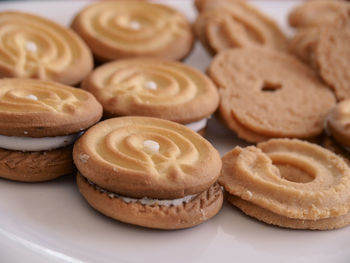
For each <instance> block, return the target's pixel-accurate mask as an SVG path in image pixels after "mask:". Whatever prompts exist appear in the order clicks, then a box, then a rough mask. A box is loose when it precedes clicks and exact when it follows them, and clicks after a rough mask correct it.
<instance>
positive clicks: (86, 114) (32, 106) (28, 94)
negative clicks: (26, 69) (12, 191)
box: [0, 79, 102, 182]
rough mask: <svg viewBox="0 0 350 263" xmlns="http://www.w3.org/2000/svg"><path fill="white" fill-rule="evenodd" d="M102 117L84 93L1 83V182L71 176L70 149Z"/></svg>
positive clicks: (52, 86)
mask: <svg viewBox="0 0 350 263" xmlns="http://www.w3.org/2000/svg"><path fill="white" fill-rule="evenodd" d="M101 115H102V107H101V105H100V104H99V103H98V102H97V101H96V99H95V98H94V97H93V95H91V94H90V93H88V92H86V91H84V90H79V89H76V88H72V87H68V86H64V85H62V84H58V83H55V82H47V81H40V80H32V79H1V80H0V148H1V149H0V150H1V151H0V153H1V154H0V177H1V178H7V179H12V180H18V181H26V182H28V181H32V182H34V181H44V180H50V179H53V178H55V177H57V176H60V175H63V174H67V173H71V172H72V171H73V170H74V166H73V162H72V156H71V155H72V149H71V145H72V144H73V143H74V141H75V140H76V139H77V138H78V137H79V136H80V134H81V132H82V131H83V130H85V129H87V128H88V127H90V126H91V125H93V124H94V123H96V122H97V121H98V120H99V119H100V118H101Z"/></svg>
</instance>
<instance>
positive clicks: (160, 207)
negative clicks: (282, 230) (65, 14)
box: [0, 0, 350, 230]
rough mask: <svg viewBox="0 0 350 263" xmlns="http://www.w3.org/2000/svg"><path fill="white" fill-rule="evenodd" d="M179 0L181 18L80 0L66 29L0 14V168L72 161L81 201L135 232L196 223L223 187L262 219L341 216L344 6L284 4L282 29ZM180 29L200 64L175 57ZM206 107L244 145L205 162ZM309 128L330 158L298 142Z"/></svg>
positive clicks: (57, 170) (42, 176)
mask: <svg viewBox="0 0 350 263" xmlns="http://www.w3.org/2000/svg"><path fill="white" fill-rule="evenodd" d="M194 4H195V6H196V8H197V10H198V17H197V19H196V20H195V22H194V24H193V25H191V24H190V22H189V21H188V20H187V18H186V17H185V16H184V15H183V14H181V13H180V12H179V11H177V10H175V9H173V8H170V7H168V6H166V5H163V4H157V3H150V2H147V1H138V0H133V1H127V0H119V1H102V2H99V3H94V4H91V5H88V6H86V7H85V8H84V9H83V10H81V11H80V12H79V13H78V14H77V15H76V16H75V17H74V19H73V21H72V24H71V29H68V28H64V27H62V26H60V25H58V24H56V23H54V22H52V21H50V20H48V19H45V18H41V17H38V16H35V15H31V14H26V13H20V12H0V44H1V45H0V77H2V79H0V177H1V178H6V179H11V180H16V181H23V182H38V181H45V180H51V179H54V178H56V177H58V176H61V175H64V174H71V173H74V172H75V169H77V170H78V171H77V177H76V178H77V184H78V188H79V190H80V192H81V193H82V195H83V196H84V198H85V199H86V200H87V202H88V203H89V204H90V205H91V206H92V207H94V208H95V209H96V210H98V211H99V212H101V213H102V214H104V215H106V216H108V217H111V218H114V219H116V220H119V221H122V222H126V223H130V224H135V225H139V226H144V227H149V228H159V229H180V228H188V227H192V226H195V225H198V224H201V223H203V222H205V221H207V220H209V219H210V218H212V217H213V216H215V215H216V214H217V213H218V212H219V211H220V209H221V207H222V203H223V196H224V195H223V189H224V190H225V194H226V197H227V199H228V201H229V202H230V203H232V204H233V205H234V206H236V207H238V208H239V209H241V210H242V211H243V212H244V213H246V214H247V215H249V216H252V217H254V218H257V219H258V220H261V221H263V222H266V223H268V224H273V225H277V226H281V227H287V228H296V229H320V230H326V229H334V228H340V227H344V226H346V225H348V224H350V168H349V166H348V164H349V161H348V160H347V159H346V157H347V154H346V149H347V147H350V143H349V140H350V130H349V129H348V126H349V125H348V119H349V118H348V115H349V110H348V108H350V105H349V103H350V102H349V101H348V100H346V99H348V98H349V99H350V73H349V71H348V61H350V49H349V48H348V47H349V45H350V4H349V3H346V2H344V1H338V0H336V1H329V0H328V1H327V0H321V1H308V2H306V3H304V4H303V5H301V6H299V7H297V8H295V9H294V10H293V11H292V13H291V14H290V16H289V23H290V25H291V26H292V27H294V28H295V29H296V33H295V36H294V37H293V38H292V39H291V40H290V41H289V40H288V38H287V37H286V36H285V35H284V34H283V32H282V30H281V29H280V28H279V27H278V25H277V23H276V22H275V21H274V20H273V19H272V18H270V17H268V16H267V15H265V14H264V13H262V12H261V11H259V10H258V9H257V8H255V7H254V6H253V5H251V4H249V3H248V2H246V1H244V0H219V1H212V0H196V1H195V3H194ZM195 37H197V38H198V39H199V40H200V42H201V44H202V45H203V47H204V48H206V50H207V51H208V52H209V53H210V54H212V55H215V57H214V58H213V60H212V62H211V64H210V66H209V68H208V71H207V73H208V74H207V75H206V74H204V73H202V72H200V71H198V70H197V69H194V68H192V67H190V66H188V65H185V64H184V63H181V62H179V61H181V60H184V59H185V58H186V57H187V56H188V55H189V54H190V53H191V51H192V48H193V46H194V42H195ZM94 61H95V65H97V63H98V66H96V67H95V68H94ZM104 63H105V64H104ZM67 85H76V86H80V87H81V88H74V87H72V86H67ZM339 101H341V102H339ZM337 102H339V103H338V104H336V103H337ZM214 112H217V117H218V118H220V119H221V120H222V121H223V122H224V123H225V124H226V125H227V126H228V127H229V128H230V129H231V130H232V131H233V132H234V133H235V134H237V136H238V137H239V138H240V139H242V140H244V141H245V142H247V143H250V144H252V145H251V146H249V147H246V148H240V147H236V148H234V149H233V150H232V151H231V152H229V153H227V154H226V155H225V156H224V157H223V158H222V159H221V158H220V155H219V153H218V151H217V150H216V149H215V148H214V147H213V146H212V145H211V144H210V142H208V141H207V140H206V139H205V138H204V135H205V134H204V132H205V128H206V126H207V122H208V119H209V118H210V116H211V115H212V114H213V113H214ZM101 118H104V119H105V120H104V121H102V122H100V123H97V122H98V121H99V120H100V119H101ZM96 123H97V124H96ZM186 126H187V127H186ZM325 126H326V131H327V133H328V135H327V136H324V138H325V139H324V143H323V145H327V146H326V147H327V148H329V149H330V150H332V151H335V152H336V153H342V154H343V156H342V157H341V156H338V155H337V154H335V153H332V152H331V151H329V150H327V149H325V148H322V147H321V146H318V145H316V144H312V143H310V142H306V141H302V140H308V141H314V142H315V141H318V140H319V138H320V136H322V134H323V132H324V130H325ZM331 137H332V138H331ZM333 139H334V141H333ZM335 141H336V142H335ZM256 143H257V144H256ZM73 161H74V164H73ZM219 184H221V186H220V185H219Z"/></svg>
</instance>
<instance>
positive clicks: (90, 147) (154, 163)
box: [73, 117, 221, 199]
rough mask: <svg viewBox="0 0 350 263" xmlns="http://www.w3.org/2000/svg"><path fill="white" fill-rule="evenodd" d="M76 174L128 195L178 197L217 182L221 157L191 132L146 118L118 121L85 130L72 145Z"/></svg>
mask: <svg viewBox="0 0 350 263" xmlns="http://www.w3.org/2000/svg"><path fill="white" fill-rule="evenodd" d="M73 158H74V162H75V164H76V166H77V168H78V170H79V171H80V173H81V174H82V175H83V176H85V177H87V178H88V179H89V180H91V181H92V182H94V183H96V184H97V185H99V186H100V187H102V188H104V189H106V190H109V191H111V192H114V193H118V194H122V195H126V196H130V197H141V198H142V197H151V198H162V199H164V198H165V199H174V198H180V197H183V196H185V195H190V194H195V193H198V192H202V191H204V190H206V189H208V188H209V186H211V185H212V184H213V183H214V182H215V181H216V180H217V178H218V176H219V173H220V169H221V159H220V155H219V153H218V152H217V151H216V150H215V149H214V147H213V146H212V145H211V144H210V143H209V142H208V141H207V140H205V139H204V138H203V137H202V136H200V135H199V134H197V133H196V132H194V131H192V130H190V129H188V128H187V127H185V126H183V125H181V124H177V123H174V122H170V121H166V120H162V119H156V118H150V117H119V118H114V119H109V120H106V121H103V122H100V123H99V124H97V125H95V126H94V127H92V128H90V129H89V130H88V131H87V132H86V133H85V134H84V135H83V136H82V137H81V138H80V139H79V140H78V142H77V143H76V144H75V145H74V150H73Z"/></svg>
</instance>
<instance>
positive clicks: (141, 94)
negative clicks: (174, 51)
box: [82, 59, 219, 129]
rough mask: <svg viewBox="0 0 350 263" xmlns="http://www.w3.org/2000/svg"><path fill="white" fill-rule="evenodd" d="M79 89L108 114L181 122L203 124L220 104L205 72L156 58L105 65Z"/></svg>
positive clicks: (200, 127)
mask: <svg viewBox="0 0 350 263" xmlns="http://www.w3.org/2000/svg"><path fill="white" fill-rule="evenodd" d="M82 88H83V89H85V90H87V91H89V92H91V93H92V94H94V95H95V97H96V98H97V100H98V101H99V102H100V103H101V104H102V106H103V108H104V115H105V116H107V117H117V116H129V115H138V116H150V117H157V118H162V119H167V120H171V121H175V122H179V123H183V124H190V123H193V122H198V121H199V122H204V126H205V123H206V119H205V118H207V117H208V116H210V115H211V114H212V113H213V112H214V111H215V110H216V108H217V107H218V105H219V95H218V92H217V89H216V87H215V85H214V84H213V83H212V81H211V80H210V79H209V78H208V77H207V76H206V75H204V74H203V73H201V72H200V71H198V70H196V69H194V68H191V67H189V66H187V65H185V64H182V63H179V62H171V61H163V60H158V59H128V60H120V61H116V62H111V63H108V64H105V65H103V66H101V67H99V68H97V69H96V70H95V71H94V72H92V73H91V74H90V75H89V77H88V78H87V79H85V80H84V82H83V84H82ZM197 126H198V125H197ZM194 128H195V127H194ZM198 128H199V129H202V128H203V127H202V126H201V125H199V126H198Z"/></svg>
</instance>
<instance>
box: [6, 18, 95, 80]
mask: <svg viewBox="0 0 350 263" xmlns="http://www.w3.org/2000/svg"><path fill="white" fill-rule="evenodd" d="M92 66H93V61H92V54H91V52H90V50H89V49H88V47H87V46H86V44H85V43H84V42H83V41H82V40H81V39H80V37H79V36H78V35H76V34H75V33H74V32H73V31H71V30H70V29H66V28H64V27H62V26H60V25H58V24H56V23H54V22H52V21H50V20H48V19H45V18H42V17H39V16H35V15H31V14H26V13H21V12H1V13H0V77H20V78H39V79H43V80H53V81H57V82H60V83H63V84H67V85H73V84H77V83H79V82H80V81H81V80H82V79H83V78H85V77H86V75H87V74H88V73H89V72H90V71H91V70H92Z"/></svg>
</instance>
